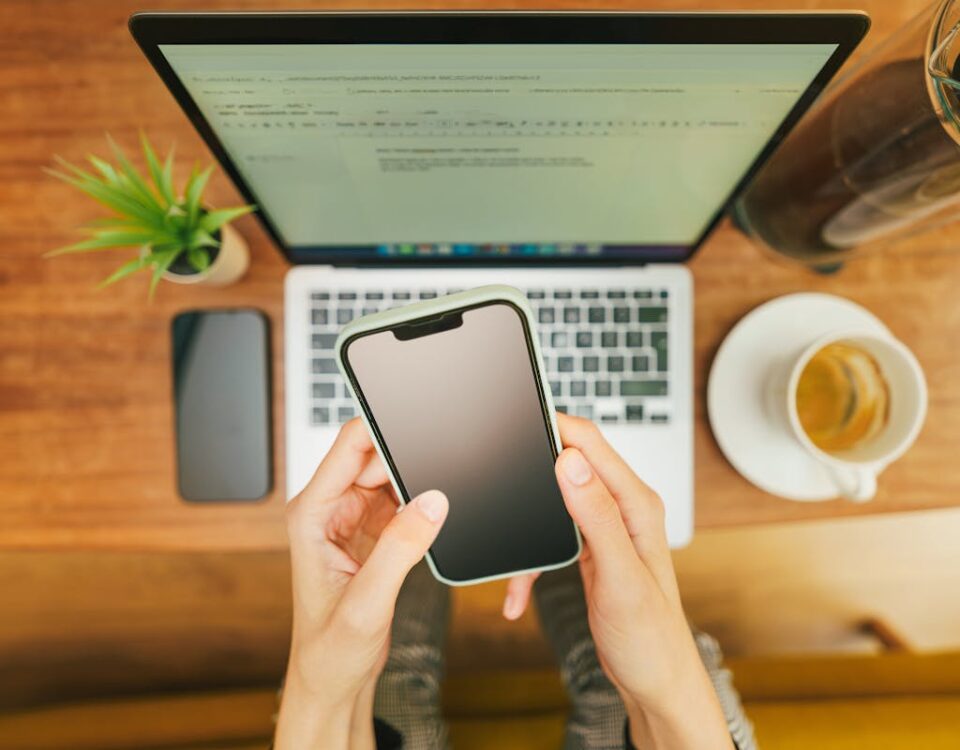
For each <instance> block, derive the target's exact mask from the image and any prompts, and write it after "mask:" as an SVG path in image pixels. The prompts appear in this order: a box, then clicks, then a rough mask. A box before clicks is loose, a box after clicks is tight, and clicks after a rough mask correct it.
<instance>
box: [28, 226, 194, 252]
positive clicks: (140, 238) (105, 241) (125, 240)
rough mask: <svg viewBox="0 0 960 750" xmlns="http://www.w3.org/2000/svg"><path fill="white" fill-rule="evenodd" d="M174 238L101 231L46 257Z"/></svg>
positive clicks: (150, 233) (156, 234) (151, 233)
mask: <svg viewBox="0 0 960 750" xmlns="http://www.w3.org/2000/svg"><path fill="white" fill-rule="evenodd" d="M174 239H175V238H171V237H169V236H166V235H160V234H158V233H156V232H99V233H97V234H96V235H94V236H93V237H90V238H89V239H86V240H82V241H80V242H75V243H74V244H72V245H68V246H66V247H61V248H58V249H56V250H51V251H50V252H49V253H46V254H45V257H48V258H52V257H55V256H57V255H67V254H70V253H82V252H86V251H90V250H108V249H111V248H117V247H140V246H143V245H148V244H150V245H152V244H159V243H161V242H170V241H171V240H174Z"/></svg>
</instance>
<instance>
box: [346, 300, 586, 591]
mask: <svg viewBox="0 0 960 750" xmlns="http://www.w3.org/2000/svg"><path fill="white" fill-rule="evenodd" d="M336 351H337V359H338V362H339V365H340V368H341V370H342V372H343V374H344V377H345V378H346V380H347V382H348V383H349V386H350V388H351V389H352V390H353V395H354V397H355V399H356V400H357V403H358V405H359V407H360V410H361V414H362V416H363V419H364V420H365V421H366V423H367V427H368V428H369V429H370V432H371V435H372V436H373V440H374V444H375V445H376V447H377V450H378V452H379V453H380V456H381V458H382V459H383V461H384V464H385V466H386V468H387V471H388V474H389V475H390V479H391V481H392V483H393V486H394V489H395V490H396V492H397V496H398V497H399V498H400V500H401V502H404V503H406V502H409V501H410V500H411V499H412V498H414V497H416V496H417V495H419V494H420V493H421V492H424V491H426V490H429V489H438V490H441V491H442V492H443V493H444V494H446V496H447V498H448V499H449V501H450V511H449V514H448V516H447V520H446V522H445V523H444V526H443V528H442V529H441V530H440V534H439V535H438V536H437V539H436V541H435V542H434V544H433V546H432V547H431V548H430V551H429V553H428V554H427V562H428V564H429V565H430V568H431V570H432V571H433V574H434V575H435V576H436V577H437V578H438V579H440V580H441V581H443V582H445V583H448V584H451V585H464V584H470V583H479V582H481V581H488V580H492V579H495V578H503V577H506V576H510V575H515V574H517V573H521V572H532V571H537V570H550V569H552V568H559V567H562V566H564V565H567V564H569V563H572V562H573V561H574V560H576V559H577V558H578V557H579V554H580V535H579V533H578V531H577V528H576V526H575V525H574V523H573V520H572V519H571V518H570V516H569V515H568V513H567V510H566V507H565V506H564V503H563V496H562V495H561V494H560V488H559V486H558V484H557V480H556V475H555V474H554V463H555V461H556V458H557V453H558V451H559V450H560V436H559V432H558V430H557V424H556V416H555V413H554V410H553V402H552V398H551V395H550V391H549V389H548V388H547V387H546V381H545V378H544V375H543V372H544V368H543V360H542V357H541V354H540V347H539V342H538V340H537V337H536V334H535V330H534V323H533V315H532V313H531V311H530V308H529V306H528V305H527V301H526V298H525V297H524V295H523V294H522V293H521V292H519V291H518V290H516V289H513V288H511V287H507V286H487V287H480V288H478V289H475V290H472V291H468V292H462V293H459V294H453V295H450V296H447V297H441V298H438V299H436V300H430V301H427V302H420V303H417V304H413V305H409V306H407V307H403V308H399V309H394V310H387V311H385V312H382V313H376V314H374V315H368V316H366V317H364V318H360V319H358V320H356V321H354V322H353V323H351V324H349V325H348V326H346V327H345V328H344V329H343V331H342V332H341V334H340V336H339V337H338V339H337V349H336Z"/></svg>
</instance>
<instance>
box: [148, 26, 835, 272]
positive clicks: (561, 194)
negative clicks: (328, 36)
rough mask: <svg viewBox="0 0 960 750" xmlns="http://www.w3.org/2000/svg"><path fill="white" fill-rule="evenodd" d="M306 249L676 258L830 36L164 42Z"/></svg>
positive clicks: (805, 80) (812, 70)
mask: <svg viewBox="0 0 960 750" xmlns="http://www.w3.org/2000/svg"><path fill="white" fill-rule="evenodd" d="M160 49H161V52H162V53H163V54H164V56H165V57H166V59H167V61H168V62H169V63H170V65H171V67H172V68H173V70H174V72H175V73H176V74H177V76H178V77H179V79H180V80H181V82H182V83H183V85H184V86H185V88H186V89H187V91H188V92H189V94H190V95H191V97H192V98H193V99H194V101H195V102H196V104H197V106H198V107H199V109H200V111H201V112H202V114H203V116H204V117H205V118H206V119H207V121H208V122H209V123H210V125H211V127H212V128H213V130H214V131H215V133H216V135H217V138H218V139H219V140H220V142H221V143H222V144H223V146H224V148H225V149H226V151H227V153H228V154H229V156H230V158H231V160H232V161H233V163H234V165H235V166H236V168H237V169H238V171H239V172H240V174H241V175H242V177H243V178H244V180H245V181H246V183H247V184H248V186H249V189H250V191H251V192H252V193H253V198H254V200H255V201H256V202H257V203H258V205H259V207H260V209H261V210H262V211H263V212H264V213H265V214H266V216H267V218H268V219H269V221H270V222H271V223H272V225H273V226H274V228H275V230H276V231H277V232H278V233H279V235H280V236H281V238H282V239H283V240H284V242H285V243H286V244H287V245H288V246H290V248H291V249H293V250H295V251H297V252H298V254H299V255H300V257H301V258H303V257H305V256H311V255H316V257H317V259H318V260H322V257H323V255H324V254H325V253H329V252H331V251H333V250H336V251H337V252H339V253H340V254H341V255H342V254H343V252H344V251H345V250H348V249H349V250H350V251H355V252H356V253H363V254H380V255H424V254H435V255H438V256H443V255H449V256H458V255H471V254H485V253H487V254H497V255H550V254H568V255H570V254H572V255H580V254H584V255H614V256H620V257H628V256H630V255H645V256H646V257H655V258H663V259H670V258H674V257H682V256H684V255H685V254H686V253H687V251H688V249H689V247H690V246H691V245H692V244H694V243H695V242H696V241H697V239H698V238H699V237H700V236H701V234H702V233H703V232H704V230H705V229H706V227H707V226H708V225H709V223H710V222H711V220H712V219H713V217H714V216H715V215H716V213H717V211H718V210H719V208H720V207H721V205H722V204H723V203H724V201H725V200H726V199H727V198H728V196H729V195H730V193H731V191H732V190H733V189H734V187H735V186H736V184H737V183H738V182H739V181H740V179H741V178H742V177H743V175H744V174H745V173H746V171H747V170H748V168H749V167H750V165H751V164H752V163H753V161H754V160H755V159H756V157H757V156H758V154H759V153H760V151H761V150H762V149H763V147H764V146H765V145H766V143H767V142H768V141H769V139H770V137H771V136H772V135H773V133H774V132H775V131H776V129H777V128H778V127H779V125H780V124H781V122H782V121H783V120H784V118H785V117H786V115H787V113H788V112H789V111H790V110H791V109H792V108H793V106H794V105H795V104H796V102H797V100H798V99H799V97H800V96H801V95H802V94H803V92H804V90H805V89H806V88H807V86H808V85H809V84H810V83H811V82H812V81H813V79H814V78H815V76H816V75H817V73H818V72H819V71H820V69H821V68H822V67H823V65H824V64H825V63H826V61H827V59H828V58H829V57H830V55H831V54H832V53H833V52H834V50H835V49H836V45H833V44H769V45H767V44H715V45H713V44H710V45H708V44H668V45H656V44H653V45H593V44H590V45H579V44H542V45H541V44H538V45H469V44H468V45H463V44H457V45H446V44H436V45H434V44H430V45H301V44H282V45H281V44H277V45H273V44H241V45H230V44H211V45H197V44H173V45H171V44H164V45H161V46H160Z"/></svg>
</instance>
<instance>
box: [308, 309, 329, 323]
mask: <svg viewBox="0 0 960 750" xmlns="http://www.w3.org/2000/svg"><path fill="white" fill-rule="evenodd" d="M327 317H328V316H327V311H326V310H311V311H310V322H311V323H313V325H315V326H325V325H326V324H327Z"/></svg>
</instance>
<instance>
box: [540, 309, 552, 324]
mask: <svg viewBox="0 0 960 750" xmlns="http://www.w3.org/2000/svg"><path fill="white" fill-rule="evenodd" d="M537 316H538V318H537V319H538V320H539V321H540V322H541V323H553V322H554V319H555V318H556V315H555V314H554V311H553V308H552V307H541V308H540V310H539V311H538V312H537Z"/></svg>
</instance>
